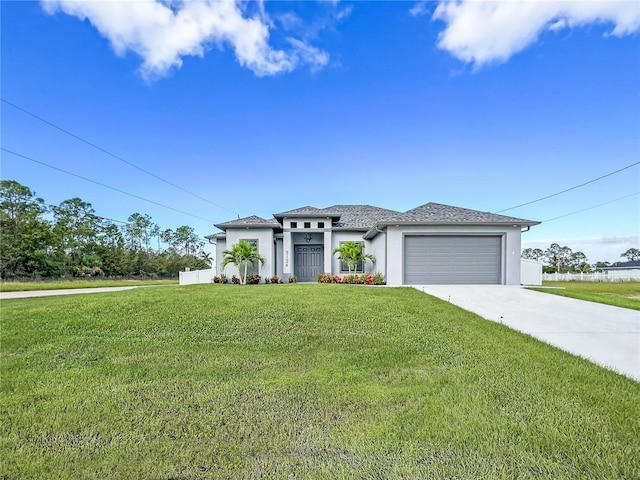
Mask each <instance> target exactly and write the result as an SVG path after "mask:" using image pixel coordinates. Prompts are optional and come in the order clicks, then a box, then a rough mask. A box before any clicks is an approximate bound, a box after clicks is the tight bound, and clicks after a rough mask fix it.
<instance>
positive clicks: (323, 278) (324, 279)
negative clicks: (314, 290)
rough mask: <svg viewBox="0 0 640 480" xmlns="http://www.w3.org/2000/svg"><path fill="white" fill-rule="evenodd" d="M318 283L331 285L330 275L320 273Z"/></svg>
mask: <svg viewBox="0 0 640 480" xmlns="http://www.w3.org/2000/svg"><path fill="white" fill-rule="evenodd" d="M318 283H331V275H329V274H328V273H319V274H318Z"/></svg>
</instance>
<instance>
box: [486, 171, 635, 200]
mask: <svg viewBox="0 0 640 480" xmlns="http://www.w3.org/2000/svg"><path fill="white" fill-rule="evenodd" d="M636 165H640V162H636V163H632V164H631V165H627V166H626V167H623V168H621V169H619V170H616V171H615V172H611V173H607V174H606V175H602V176H601V177H598V178H594V179H593V180H589V181H588V182H584V183H581V184H580V185H576V186H575V187H571V188H567V189H566V190H562V191H561V192H558V193H554V194H551V195H547V196H546V197H542V198H538V199H537V200H532V201H530V202H527V203H522V204H520V205H516V206H515V207H509V208H505V209H504V210H499V211H497V212H494V213H502V212H506V211H508V210H513V209H516V208H520V207H524V206H525V205H531V204H532V203H536V202H541V201H542V200H546V199H547V198H551V197H557V196H558V195H562V194H563V193H567V192H570V191H571V190H575V189H576V188H580V187H584V186H585V185H589V184H590V183H593V182H597V181H598V180H602V179H603V178H606V177H610V176H611V175H614V174H616V173H619V172H622V171H623V170H627V169H628V168H631V167H635V166H636Z"/></svg>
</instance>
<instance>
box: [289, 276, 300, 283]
mask: <svg viewBox="0 0 640 480" xmlns="http://www.w3.org/2000/svg"><path fill="white" fill-rule="evenodd" d="M289 283H298V277H296V276H295V275H291V276H290V277H289Z"/></svg>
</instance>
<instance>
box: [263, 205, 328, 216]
mask: <svg viewBox="0 0 640 480" xmlns="http://www.w3.org/2000/svg"><path fill="white" fill-rule="evenodd" d="M273 216H274V217H275V218H278V219H282V218H284V217H336V216H339V214H335V212H331V211H329V209H328V208H316V207H310V206H308V205H307V206H306V207H300V208H294V209H293V210H288V211H286V212H282V213H274V214H273Z"/></svg>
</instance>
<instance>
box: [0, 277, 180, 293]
mask: <svg viewBox="0 0 640 480" xmlns="http://www.w3.org/2000/svg"><path fill="white" fill-rule="evenodd" d="M177 284H178V280H60V281H52V282H11V281H9V282H7V281H4V282H0V292H22V291H32V290H60V289H68V288H97V287H128V286H133V285H177Z"/></svg>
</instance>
